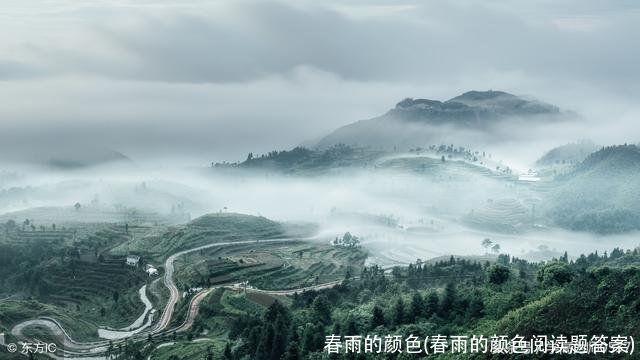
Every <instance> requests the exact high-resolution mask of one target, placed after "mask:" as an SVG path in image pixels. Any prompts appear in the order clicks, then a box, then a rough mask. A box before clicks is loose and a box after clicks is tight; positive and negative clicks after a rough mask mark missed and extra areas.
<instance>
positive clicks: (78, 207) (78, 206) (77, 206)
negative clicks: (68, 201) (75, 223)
mask: <svg viewBox="0 0 640 360" xmlns="http://www.w3.org/2000/svg"><path fill="white" fill-rule="evenodd" d="M81 206H82V205H80V203H79V202H77V203H75V204H74V205H73V207H74V208H75V209H76V211H78V210H80V207H81Z"/></svg>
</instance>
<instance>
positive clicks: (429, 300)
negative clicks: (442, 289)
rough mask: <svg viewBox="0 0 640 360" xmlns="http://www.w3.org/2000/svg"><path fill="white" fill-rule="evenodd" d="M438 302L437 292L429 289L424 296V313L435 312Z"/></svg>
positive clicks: (431, 313) (430, 313) (428, 314)
mask: <svg viewBox="0 0 640 360" xmlns="http://www.w3.org/2000/svg"><path fill="white" fill-rule="evenodd" d="M439 303H440V299H438V294H437V293H436V292H435V291H429V293H428V294H427V296H426V298H425V304H424V315H425V316H431V315H433V314H435V313H437V312H438V305H439Z"/></svg>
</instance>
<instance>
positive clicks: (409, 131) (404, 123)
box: [316, 90, 566, 148]
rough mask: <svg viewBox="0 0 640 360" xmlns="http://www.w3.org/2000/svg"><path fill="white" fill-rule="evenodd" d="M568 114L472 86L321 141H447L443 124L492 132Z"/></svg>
mask: <svg viewBox="0 0 640 360" xmlns="http://www.w3.org/2000/svg"><path fill="white" fill-rule="evenodd" d="M564 115H566V114H565V113H563V112H561V111H560V110H559V109H558V108H557V107H555V106H553V105H550V104H546V103H543V102H540V101H537V100H532V99H527V98H524V97H519V96H515V95H512V94H509V93H506V92H502V91H492V90H489V91H469V92H466V93H464V94H462V95H459V96H456V97H454V98H452V99H449V100H447V101H439V100H429V99H411V98H408V99H404V100H402V101H401V102H399V103H398V104H396V106H395V108H393V109H391V110H389V111H388V112H387V113H386V114H384V115H382V116H379V117H376V118H373V119H369V120H361V121H358V122H355V123H352V124H349V125H346V126H344V127H341V128H339V129H337V130H335V131H334V132H332V133H331V134H329V135H327V136H326V137H324V138H323V139H321V140H320V141H319V142H318V143H317V144H316V146H317V147H318V148H327V147H330V146H333V145H335V144H346V145H358V146H374V147H380V146H383V147H390V146H402V147H407V148H408V147H411V146H423V145H424V144H426V143H428V142H433V141H436V142H440V141H442V140H441V139H438V133H439V132H441V131H442V130H443V129H442V127H443V126H447V127H456V128H458V129H459V130H479V131H490V129H491V127H493V126H496V125H498V124H500V123H501V122H502V121H504V120H509V119H525V120H527V121H536V122H540V121H549V120H553V121H555V120H558V119H561V118H562V116H564ZM447 141H449V139H447Z"/></svg>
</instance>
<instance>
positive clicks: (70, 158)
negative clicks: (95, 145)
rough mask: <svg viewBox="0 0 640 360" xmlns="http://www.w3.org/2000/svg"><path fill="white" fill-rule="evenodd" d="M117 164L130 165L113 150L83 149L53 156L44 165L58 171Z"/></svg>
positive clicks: (123, 156)
mask: <svg viewBox="0 0 640 360" xmlns="http://www.w3.org/2000/svg"><path fill="white" fill-rule="evenodd" d="M117 162H120V163H132V161H131V159H130V158H129V157H127V156H126V155H124V154H122V153H120V152H118V151H115V150H110V149H85V151H81V152H73V153H69V152H67V153H57V154H54V155H52V156H51V157H50V158H49V159H48V160H47V161H46V164H47V165H49V166H51V167H54V168H58V169H74V168H83V167H91V166H97V165H105V164H109V163H117Z"/></svg>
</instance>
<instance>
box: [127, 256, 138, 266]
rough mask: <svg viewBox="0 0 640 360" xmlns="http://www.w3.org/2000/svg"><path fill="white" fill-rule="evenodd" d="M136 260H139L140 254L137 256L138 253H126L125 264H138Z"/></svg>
mask: <svg viewBox="0 0 640 360" xmlns="http://www.w3.org/2000/svg"><path fill="white" fill-rule="evenodd" d="M138 262H140V256H138V255H127V265H129V266H138Z"/></svg>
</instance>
